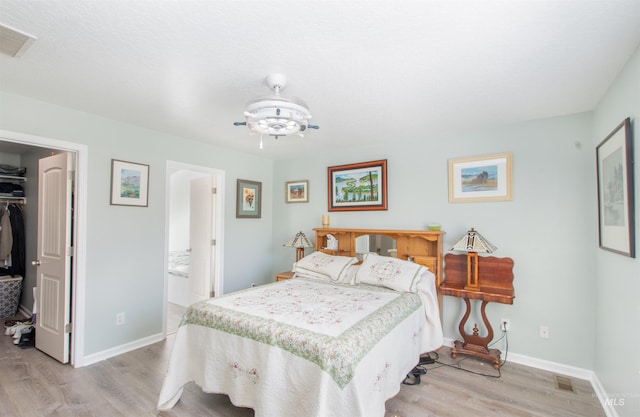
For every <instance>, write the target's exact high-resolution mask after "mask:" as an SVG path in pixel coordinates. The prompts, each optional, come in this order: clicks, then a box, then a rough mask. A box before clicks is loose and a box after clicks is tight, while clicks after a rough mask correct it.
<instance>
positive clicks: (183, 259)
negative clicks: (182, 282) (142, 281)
mask: <svg viewBox="0 0 640 417" xmlns="http://www.w3.org/2000/svg"><path fill="white" fill-rule="evenodd" d="M168 271H169V275H170V276H175V277H180V278H189V252H188V251H170V252H169V264H168Z"/></svg>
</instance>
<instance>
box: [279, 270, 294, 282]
mask: <svg viewBox="0 0 640 417" xmlns="http://www.w3.org/2000/svg"><path fill="white" fill-rule="evenodd" d="M291 278H293V272H291V271H285V272H278V273H277V274H276V282H278V281H284V280H285V279H291Z"/></svg>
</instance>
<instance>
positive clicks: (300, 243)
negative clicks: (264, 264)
mask: <svg viewBox="0 0 640 417" xmlns="http://www.w3.org/2000/svg"><path fill="white" fill-rule="evenodd" d="M282 246H287V247H290V248H310V247H312V246H313V244H312V243H311V242H309V239H307V237H306V236H305V235H304V233H302V232H298V233H296V235H295V236H294V237H292V238H291V239H289V240H288V241H287V242H286V243H283V244H282Z"/></svg>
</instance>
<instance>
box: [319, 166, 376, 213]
mask: <svg viewBox="0 0 640 417" xmlns="http://www.w3.org/2000/svg"><path fill="white" fill-rule="evenodd" d="M328 174H329V181H328V184H329V193H328V195H329V211H356V210H386V209H387V160H386V159H382V160H379V161H371V162H360V163H357V164H349V165H339V166H334V167H329V168H328Z"/></svg>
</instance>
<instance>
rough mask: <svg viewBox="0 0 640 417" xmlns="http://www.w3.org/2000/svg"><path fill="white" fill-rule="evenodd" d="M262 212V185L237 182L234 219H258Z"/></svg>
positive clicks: (245, 181) (247, 181) (250, 182)
mask: <svg viewBox="0 0 640 417" xmlns="http://www.w3.org/2000/svg"><path fill="white" fill-rule="evenodd" d="M261 212H262V183H261V182H257V181H249V180H238V182H237V195H236V218H239V219H243V218H245V219H259V218H260V216H261Z"/></svg>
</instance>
